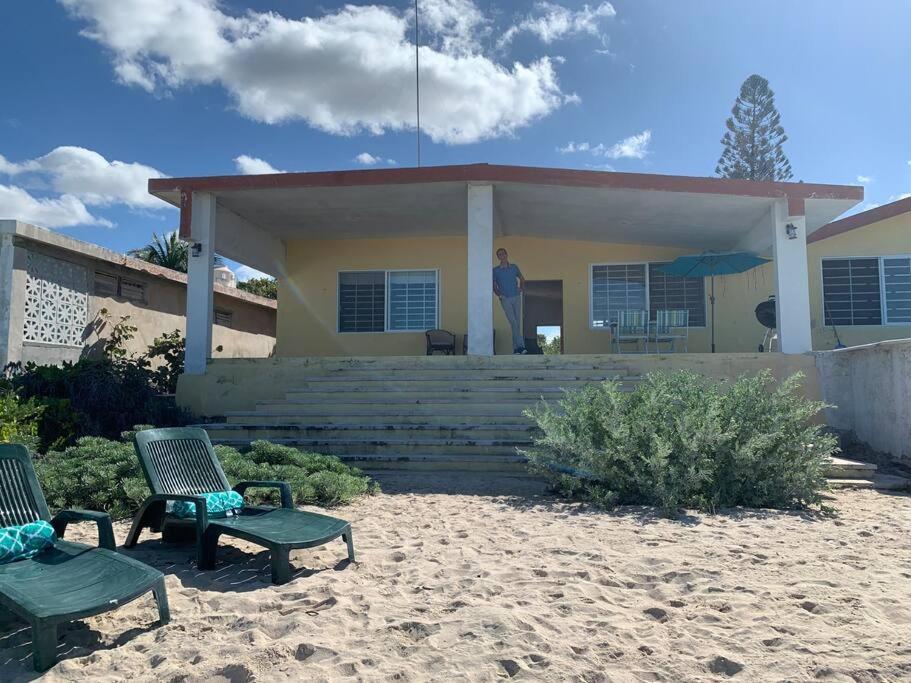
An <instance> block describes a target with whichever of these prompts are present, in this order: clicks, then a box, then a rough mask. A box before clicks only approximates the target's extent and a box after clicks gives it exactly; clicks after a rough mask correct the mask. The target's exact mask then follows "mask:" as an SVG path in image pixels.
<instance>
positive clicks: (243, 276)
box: [234, 266, 272, 282]
mask: <svg viewBox="0 0 911 683" xmlns="http://www.w3.org/2000/svg"><path fill="white" fill-rule="evenodd" d="M234 275H235V276H237V281H238V282H246V281H247V280H255V279H258V278H262V277H272V276H271V275H269V274H267V273H263V272H262V271H259V270H256V268H251V267H250V266H237V268H235V269H234Z"/></svg>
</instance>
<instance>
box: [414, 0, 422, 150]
mask: <svg viewBox="0 0 911 683" xmlns="http://www.w3.org/2000/svg"><path fill="white" fill-rule="evenodd" d="M418 40H419V33H418V0H414V85H415V93H416V97H415V104H416V107H417V123H418V135H417V143H418V167H419V168H420V166H421V56H420V52H419V51H418V48H419V47H420V43H419V42H418Z"/></svg>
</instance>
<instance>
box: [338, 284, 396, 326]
mask: <svg viewBox="0 0 911 683" xmlns="http://www.w3.org/2000/svg"><path fill="white" fill-rule="evenodd" d="M385 299H386V273H385V272H383V271H382V270H379V271H371V272H364V273H339V276H338V331H339V332H382V331H383V329H384V324H385V317H386V314H385V309H384V302H385Z"/></svg>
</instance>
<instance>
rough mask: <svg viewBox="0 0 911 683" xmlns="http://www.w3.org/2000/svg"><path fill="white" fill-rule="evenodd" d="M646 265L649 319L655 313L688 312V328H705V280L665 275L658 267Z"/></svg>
mask: <svg viewBox="0 0 911 683" xmlns="http://www.w3.org/2000/svg"><path fill="white" fill-rule="evenodd" d="M663 265H667V264H665V263H650V264H649V265H648V300H649V317H650V318H651V319H652V320H654V319H655V314H656V312H657V311H683V310H686V311H689V312H690V316H689V317H690V327H705V278H703V277H682V276H680V275H666V274H665V273H662V272H661V270H660V267H661V266H663Z"/></svg>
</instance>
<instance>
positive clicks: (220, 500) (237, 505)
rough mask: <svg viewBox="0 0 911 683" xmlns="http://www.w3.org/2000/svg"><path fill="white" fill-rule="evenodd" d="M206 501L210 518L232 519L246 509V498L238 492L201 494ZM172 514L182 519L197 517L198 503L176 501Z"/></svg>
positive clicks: (173, 504)
mask: <svg viewBox="0 0 911 683" xmlns="http://www.w3.org/2000/svg"><path fill="white" fill-rule="evenodd" d="M199 495H201V496H202V497H204V498H205V499H206V512H207V514H208V516H209V517H210V518H213V519H218V518H222V517H232V516H234V515H236V514H237V513H238V511H239V510H243V509H244V498H243V496H241V495H240V494H239V493H238V492H237V491H214V492H212V493H200V494H199ZM170 512H171V514H172V515H174V516H175V517H180V518H181V519H193V518H195V517H196V503H189V502H186V501H182V500H179V501H175V502H174V503H172V504H171V510H170Z"/></svg>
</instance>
